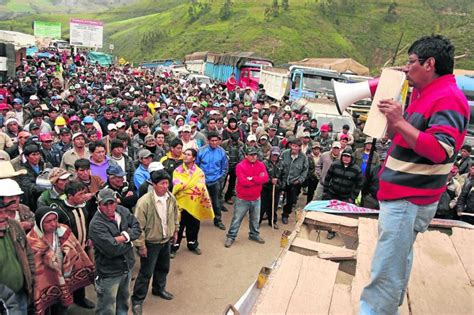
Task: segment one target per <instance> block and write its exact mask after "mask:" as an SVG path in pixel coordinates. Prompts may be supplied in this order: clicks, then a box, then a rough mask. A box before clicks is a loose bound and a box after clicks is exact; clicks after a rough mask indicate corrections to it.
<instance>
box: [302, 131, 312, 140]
mask: <svg viewBox="0 0 474 315" xmlns="http://www.w3.org/2000/svg"><path fill="white" fill-rule="evenodd" d="M301 136H302V137H303V138H309V137H311V134H310V133H309V132H307V131H305V132H303V134H302V135H301Z"/></svg>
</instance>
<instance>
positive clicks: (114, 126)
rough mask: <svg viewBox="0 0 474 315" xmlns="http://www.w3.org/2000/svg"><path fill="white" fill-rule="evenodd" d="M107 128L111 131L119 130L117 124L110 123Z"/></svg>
mask: <svg viewBox="0 0 474 315" xmlns="http://www.w3.org/2000/svg"><path fill="white" fill-rule="evenodd" d="M107 130H108V131H111V130H115V131H117V125H116V124H108V125H107Z"/></svg>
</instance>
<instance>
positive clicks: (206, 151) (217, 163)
mask: <svg viewBox="0 0 474 315" xmlns="http://www.w3.org/2000/svg"><path fill="white" fill-rule="evenodd" d="M196 164H197V165H198V166H199V167H200V168H201V169H202V170H203V172H204V175H205V176H206V184H213V183H215V182H217V181H219V180H220V179H221V178H222V177H223V176H225V175H226V174H227V166H228V160H227V155H226V153H225V151H224V149H222V148H221V147H220V146H217V147H216V148H215V149H213V148H211V146H210V145H206V146H204V147H202V149H201V150H199V152H198V155H197V157H196Z"/></svg>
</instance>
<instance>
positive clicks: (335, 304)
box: [329, 283, 351, 315]
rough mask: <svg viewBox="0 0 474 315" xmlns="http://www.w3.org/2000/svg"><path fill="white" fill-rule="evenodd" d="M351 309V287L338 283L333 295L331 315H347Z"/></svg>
mask: <svg viewBox="0 0 474 315" xmlns="http://www.w3.org/2000/svg"><path fill="white" fill-rule="evenodd" d="M350 309H351V286H350V285H347V284H339V283H336V284H335V285H334V291H333V293H332V299H331V307H330V308H329V315H346V314H348V312H350V311H348V310H350Z"/></svg>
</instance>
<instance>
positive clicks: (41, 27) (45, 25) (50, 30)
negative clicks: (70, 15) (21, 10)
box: [33, 21, 61, 39]
mask: <svg viewBox="0 0 474 315" xmlns="http://www.w3.org/2000/svg"><path fill="white" fill-rule="evenodd" d="M33 33H34V35H35V36H36V37H48V38H54V39H61V23H59V22H43V21H35V22H34V24H33Z"/></svg>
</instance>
